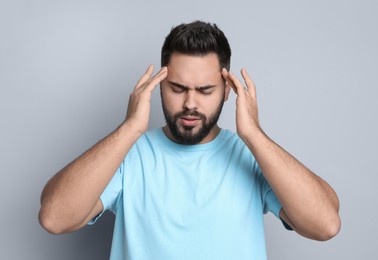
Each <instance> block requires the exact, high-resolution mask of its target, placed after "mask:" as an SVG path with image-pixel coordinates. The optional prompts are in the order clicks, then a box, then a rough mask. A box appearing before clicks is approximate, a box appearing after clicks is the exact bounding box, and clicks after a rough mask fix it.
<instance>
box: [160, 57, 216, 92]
mask: <svg viewBox="0 0 378 260" xmlns="http://www.w3.org/2000/svg"><path fill="white" fill-rule="evenodd" d="M167 67H168V75H167V80H168V81H173V82H177V83H181V84H184V85H186V86H193V87H195V86H204V85H217V84H220V83H221V82H222V75H221V68H220V65H219V60H218V56H217V55H216V54H214V53H210V54H208V55H205V56H191V55H185V54H181V53H173V54H172V56H171V59H170V61H169V64H168V65H167Z"/></svg>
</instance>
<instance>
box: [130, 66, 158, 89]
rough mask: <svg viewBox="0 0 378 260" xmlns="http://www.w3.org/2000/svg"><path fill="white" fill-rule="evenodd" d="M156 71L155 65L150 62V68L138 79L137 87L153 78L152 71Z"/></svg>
mask: <svg viewBox="0 0 378 260" xmlns="http://www.w3.org/2000/svg"><path fill="white" fill-rule="evenodd" d="M153 71H154V65H152V64H150V65H148V68H147V70H146V72H145V73H144V74H143V76H142V77H141V78H140V79H139V80H138V82H137V84H136V86H135V89H137V88H139V87H140V86H142V85H143V84H144V83H145V82H146V81H147V80H148V79H149V78H151V75H152V72H153Z"/></svg>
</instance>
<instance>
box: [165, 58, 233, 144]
mask: <svg viewBox="0 0 378 260" xmlns="http://www.w3.org/2000/svg"><path fill="white" fill-rule="evenodd" d="M167 67H168V71H169V74H168V76H167V78H166V79H164V80H163V81H162V83H161V88H160V90H161V96H162V100H163V101H164V104H165V108H166V110H167V111H168V112H169V113H170V114H176V113H179V112H182V111H185V110H193V111H196V112H198V113H201V114H203V115H204V116H206V118H207V120H208V119H209V118H210V117H211V116H212V114H213V113H214V112H215V111H216V109H217V108H218V106H219V104H220V103H222V102H225V101H226V100H227V99H228V95H229V92H230V87H229V86H228V85H227V86H226V85H225V81H224V79H223V78H222V75H221V69H220V67H219V62H218V58H217V56H216V55H215V54H209V55H208V56H206V58H203V57H198V56H187V55H183V54H177V53H176V54H173V55H172V57H171V60H170V63H169V64H168V66H167ZM177 124H178V128H179V130H180V131H184V130H183V127H184V126H192V127H194V128H193V130H192V132H193V133H197V132H198V131H199V129H200V128H201V127H202V126H203V124H204V122H202V121H201V120H199V118H198V117H190V116H186V117H182V118H180V119H179V120H178V122H177ZM163 131H164V133H165V134H166V135H167V136H168V137H169V138H170V139H171V140H172V141H174V142H179V141H178V140H177V139H176V138H175V137H174V136H173V135H172V134H171V132H170V130H169V128H168V126H165V127H164V128H163ZM219 131H220V128H219V126H218V125H217V124H216V125H215V126H214V127H213V128H212V130H211V131H210V133H209V134H208V135H207V136H206V137H205V138H204V139H203V140H202V141H201V142H200V144H201V143H207V142H210V141H211V140H213V139H214V138H215V137H216V136H217V135H218V133H219Z"/></svg>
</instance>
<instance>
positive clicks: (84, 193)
mask: <svg viewBox="0 0 378 260" xmlns="http://www.w3.org/2000/svg"><path fill="white" fill-rule="evenodd" d="M138 138H139V134H138V133H136V132H135V131H132V130H131V128H130V127H129V125H128V124H127V123H124V124H122V125H121V126H120V127H119V128H117V129H116V130H115V131H114V132H112V133H111V134H110V135H108V136H107V137H105V138H104V139H103V140H101V141H100V142H99V143H97V144H96V145H94V146H93V147H92V148H90V149H89V150H88V151H86V152H85V153H83V154H82V155H81V156H79V157H78V158H77V159H75V160H74V161H73V162H71V163H70V164H68V165H67V166H66V167H65V168H63V169H62V170H61V171H59V172H58V173H57V174H56V175H55V176H54V177H53V178H52V179H51V180H50V181H49V182H48V183H47V185H46V187H45V188H44V190H43V192H42V196H41V210H40V215H39V217H40V221H41V223H43V224H42V225H45V226H47V228H50V229H52V228H54V229H56V230H58V232H59V233H61V232H65V231H67V230H70V229H74V227H76V226H78V225H80V224H81V223H82V222H83V221H84V220H85V219H86V217H87V216H88V215H89V214H90V213H91V212H92V210H93V208H94V207H95V205H96V203H97V202H98V200H99V197H100V195H101V193H102V192H103V190H104V189H105V187H106V185H107V184H108V183H109V181H110V180H111V178H112V176H113V175H114V173H115V171H116V170H117V168H118V167H119V165H120V164H121V162H122V160H123V159H124V157H125V156H126V154H127V153H128V151H129V149H130V148H131V146H132V145H133V144H134V143H135V141H136V140H137V139H138Z"/></svg>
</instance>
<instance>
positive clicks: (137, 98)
mask: <svg viewBox="0 0 378 260" xmlns="http://www.w3.org/2000/svg"><path fill="white" fill-rule="evenodd" d="M153 70H154V67H153V65H150V66H148V69H147V71H146V72H145V73H144V75H143V76H142V77H141V78H140V79H139V81H138V83H137V84H136V86H135V88H134V91H133V92H132V93H131V95H130V99H129V105H128V109H127V115H126V120H125V123H127V124H129V125H130V127H132V129H134V130H135V131H136V132H137V133H138V134H139V135H142V134H143V133H144V132H145V131H146V130H147V128H148V122H149V118H150V109H151V94H152V91H153V90H154V89H155V87H156V86H157V85H158V84H159V83H160V82H161V81H162V80H163V79H165V78H166V77H167V68H166V67H163V68H161V69H160V71H159V72H158V73H156V74H155V75H154V76H152V72H153Z"/></svg>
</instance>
